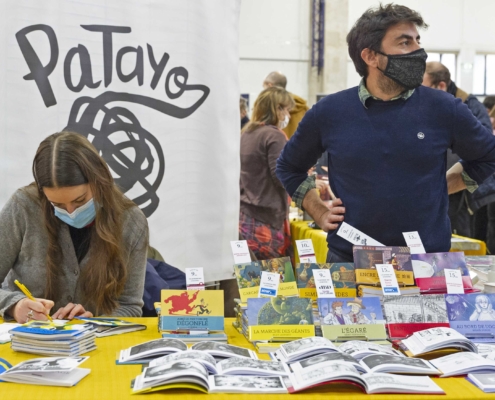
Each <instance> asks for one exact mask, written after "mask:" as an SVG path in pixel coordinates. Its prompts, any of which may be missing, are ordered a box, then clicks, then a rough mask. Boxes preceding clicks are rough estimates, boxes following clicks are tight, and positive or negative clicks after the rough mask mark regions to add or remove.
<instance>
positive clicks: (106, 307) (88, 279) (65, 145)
mask: <svg viewBox="0 0 495 400" xmlns="http://www.w3.org/2000/svg"><path fill="white" fill-rule="evenodd" d="M33 175H34V183H32V184H30V185H29V186H26V187H23V188H21V189H19V190H17V191H16V192H15V193H14V195H13V196H12V197H11V198H10V200H9V201H8V202H7V204H6V205H5V206H4V208H3V209H2V210H1V212H0V254H1V255H2V256H1V257H0V282H3V283H4V285H2V289H0V316H2V317H4V318H5V319H11V318H13V319H15V320H16V321H17V322H20V323H25V322H27V321H28V320H30V319H31V320H46V319H47V314H49V312H50V310H51V309H52V308H54V310H56V311H55V312H54V313H53V314H52V317H53V319H72V318H74V317H76V316H84V317H92V316H93V315H95V316H99V315H109V316H122V317H139V316H141V312H142V310H141V307H142V306H143V290H144V277H145V270H146V252H147V247H148V222H147V220H146V217H145V216H144V214H143V213H142V211H141V210H140V209H139V208H138V207H137V206H136V205H135V204H134V203H133V202H132V201H131V200H129V199H127V198H126V197H125V196H124V195H123V194H122V192H121V191H120V190H119V189H118V188H117V186H116V185H115V183H114V180H113V177H112V175H111V173H110V170H109V169H108V166H107V164H106V163H105V161H104V160H103V158H101V156H100V155H99V154H98V151H97V150H96V149H95V148H94V147H93V145H92V144H91V143H90V142H89V141H88V140H87V139H86V138H85V137H84V136H82V135H79V134H77V133H70V132H61V133H55V134H53V135H51V136H48V137H47V138H46V139H45V140H43V141H42V142H41V144H40V145H39V147H38V150H37V152H36V155H35V157H34V161H33ZM16 279H18V280H19V281H20V282H21V283H23V284H24V285H25V286H26V287H27V288H28V289H29V290H30V291H31V293H32V294H33V296H34V297H35V298H36V301H32V300H30V299H29V298H27V297H26V296H25V295H24V294H23V293H22V292H20V291H19V289H18V288H17V286H16V285H15V284H14V280H16Z"/></svg>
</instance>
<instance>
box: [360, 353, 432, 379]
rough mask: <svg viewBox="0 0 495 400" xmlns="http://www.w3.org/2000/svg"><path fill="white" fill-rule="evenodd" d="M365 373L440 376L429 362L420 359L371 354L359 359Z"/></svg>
mask: <svg viewBox="0 0 495 400" xmlns="http://www.w3.org/2000/svg"><path fill="white" fill-rule="evenodd" d="M360 363H361V365H362V366H363V367H364V368H366V370H367V372H387V373H392V374H411V375H440V374H441V372H440V371H439V370H438V369H436V368H435V367H434V366H433V365H431V363H430V362H428V361H426V360H422V359H421V358H410V357H400V356H393V355H390V354H372V355H369V356H366V357H364V358H362V359H361V361H360Z"/></svg>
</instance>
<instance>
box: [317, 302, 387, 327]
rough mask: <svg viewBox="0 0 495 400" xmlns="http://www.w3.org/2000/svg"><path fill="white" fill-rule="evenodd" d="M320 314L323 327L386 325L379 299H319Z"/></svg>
mask: <svg viewBox="0 0 495 400" xmlns="http://www.w3.org/2000/svg"><path fill="white" fill-rule="evenodd" d="M393 297H395V296H393ZM318 312H319V315H320V322H321V324H322V325H363V324H365V325H367V324H384V323H385V320H384V318H383V313H382V306H381V304H380V298H379V297H354V298H348V297H344V298H340V297H339V298H324V299H318Z"/></svg>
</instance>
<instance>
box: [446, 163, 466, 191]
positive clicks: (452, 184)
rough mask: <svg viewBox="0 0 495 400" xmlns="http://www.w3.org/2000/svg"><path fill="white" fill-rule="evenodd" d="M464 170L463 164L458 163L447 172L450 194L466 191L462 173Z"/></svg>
mask: <svg viewBox="0 0 495 400" xmlns="http://www.w3.org/2000/svg"><path fill="white" fill-rule="evenodd" d="M463 171H464V168H463V167H462V164H461V163H459V162H457V163H455V164H454V165H452V167H451V168H450V169H449V170H448V171H447V191H448V193H449V194H452V193H457V192H460V191H461V190H464V189H466V184H465V183H464V179H462V172H463Z"/></svg>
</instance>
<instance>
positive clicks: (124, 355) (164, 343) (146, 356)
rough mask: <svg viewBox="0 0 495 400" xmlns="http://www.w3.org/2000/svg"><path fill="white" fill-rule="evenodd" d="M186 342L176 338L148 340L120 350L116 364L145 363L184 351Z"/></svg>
mask: <svg viewBox="0 0 495 400" xmlns="http://www.w3.org/2000/svg"><path fill="white" fill-rule="evenodd" d="M186 350H187V344H185V343H184V342H183V341H182V340H178V339H156V340H150V341H148V342H144V343H141V344H138V345H136V346H131V347H129V348H127V349H124V350H121V351H120V354H119V356H118V360H117V364H145V363H148V362H149V361H151V360H152V359H154V358H158V357H161V356H164V355H167V354H171V353H177V352H180V351H186Z"/></svg>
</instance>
